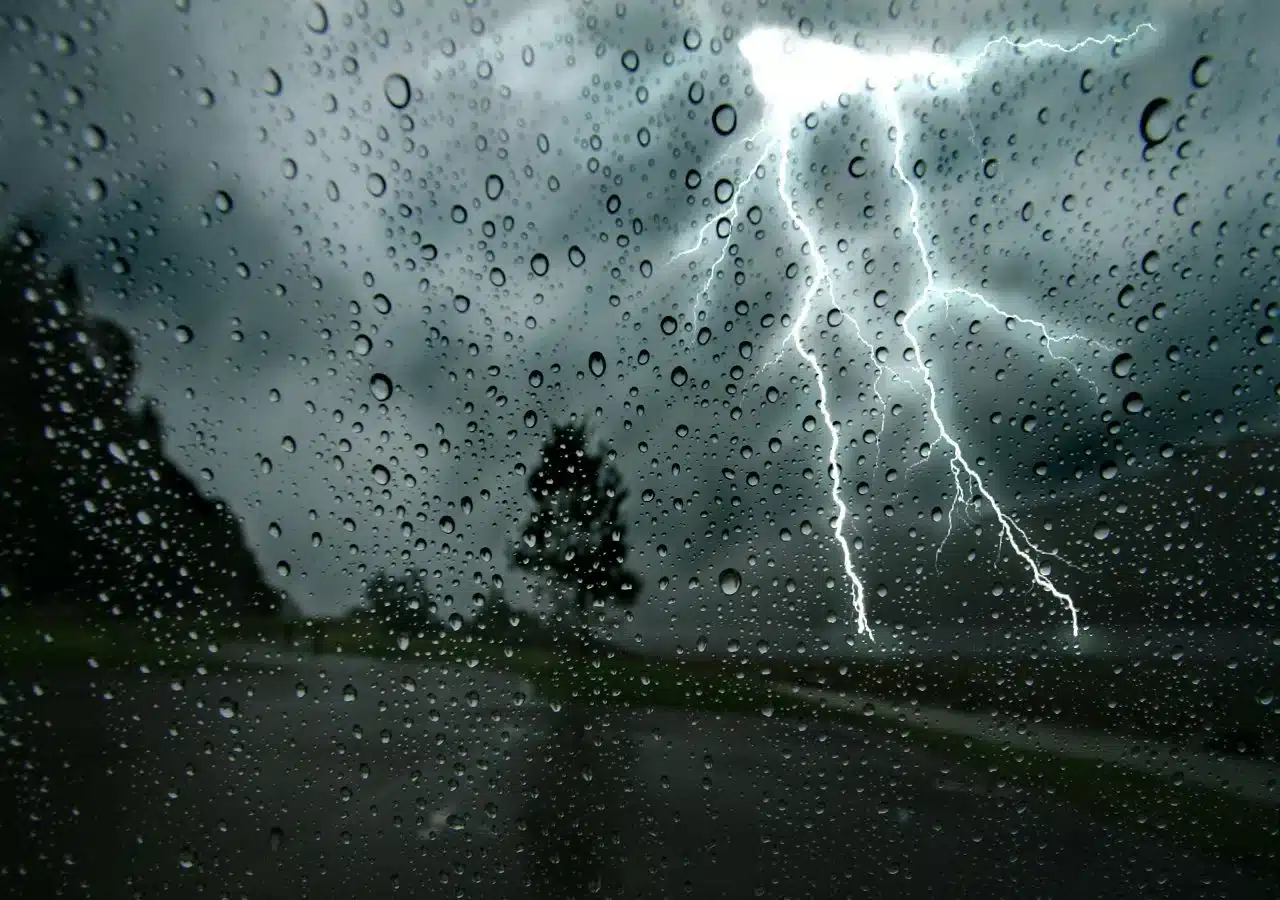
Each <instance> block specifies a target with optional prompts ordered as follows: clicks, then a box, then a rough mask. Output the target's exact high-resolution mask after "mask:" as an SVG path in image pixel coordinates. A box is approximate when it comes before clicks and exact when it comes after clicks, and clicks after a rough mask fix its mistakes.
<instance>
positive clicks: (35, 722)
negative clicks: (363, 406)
mask: <svg viewBox="0 0 1280 900" xmlns="http://www.w3.org/2000/svg"><path fill="white" fill-rule="evenodd" d="M0 695H3V698H4V701H5V702H4V705H3V706H0V725H2V726H3V740H4V748H3V753H2V755H0V778H2V779H3V785H4V792H5V794H4V795H5V797H6V798H8V800H9V802H8V804H7V809H6V811H5V812H4V814H3V815H2V816H0V821H2V824H0V848H2V849H0V891H2V892H3V893H4V895H6V896H15V897H33V898H34V897H41V898H43V897H53V896H69V897H103V898H116V897H120V898H128V897H199V896H206V897H237V898H238V897H245V898H289V900H302V898H343V900H350V898H363V897H442V898H443V897H450V898H452V897H525V896H533V897H557V898H563V897H574V896H601V897H679V896H691V897H699V898H702V897H775V898H791V897H794V898H805V900H810V898H824V897H863V896H867V897H877V898H896V897H932V896H944V897H961V896H988V897H1017V898H1033V897H1064V898H1073V900H1074V898H1083V897H1123V898H1126V900H1130V898H1136V897H1156V896H1159V897H1230V898H1246V897H1255V896H1256V897H1264V896H1276V886H1275V885H1274V884H1269V883H1267V882H1266V881H1264V880H1263V879H1262V878H1261V877H1260V876H1256V875H1250V874H1246V873H1241V872H1238V871H1235V870H1234V869H1233V867H1232V866H1231V865H1230V864H1228V863H1224V862H1221V861H1218V860H1214V859H1210V858H1204V857H1199V856H1195V855H1193V854H1192V855H1189V854H1188V853H1187V852H1185V851H1183V850H1182V849H1180V848H1177V847H1175V846H1174V845H1172V844H1168V843H1163V842H1161V841H1160V840H1158V839H1156V838H1154V837H1152V836H1150V835H1148V834H1145V833H1140V832H1139V831H1137V830H1136V829H1135V830H1132V831H1129V830H1124V829H1120V828H1117V827H1115V826H1113V825H1105V824H1101V823H1098V822H1095V821H1092V820H1090V819H1089V818H1087V817H1086V816H1084V815H1083V814H1081V813H1079V812H1076V811H1075V810H1073V809H1071V808H1069V807H1065V806H1063V805H1061V804H1059V803H1057V802H1056V801H1054V800H1053V798H1052V797H1048V796H1037V795H1029V794H1026V793H1022V792H1018V791H1017V790H1015V789H1013V788H1007V787H1002V786H1001V785H999V784H998V783H996V782H995V781H994V780H993V776H990V775H988V774H987V773H985V772H980V771H966V770H963V769H957V768H955V767H953V766H952V767H949V766H948V765H947V764H946V763H945V762H943V761H940V760H938V759H936V758H933V757H930V756H929V755H928V754H926V753H922V752H920V751H919V750H912V749H910V748H908V747H907V746H905V745H903V744H902V743H899V742H897V741H895V740H893V739H892V738H889V737H886V736H885V734H884V731H883V728H882V727H877V726H875V725H874V724H869V725H868V726H867V728H866V730H858V729H854V728H846V727H829V726H824V727H821V728H819V727H817V726H812V725H811V726H809V727H807V728H806V727H804V726H803V725H801V724H800V723H797V722H788V721H779V720H775V719H769V718H764V717H742V716H728V715H722V716H715V715H710V714H697V713H686V712H675V711H656V712H643V711H616V712H607V713H601V712H588V711H583V710H578V709H573V708H568V707H565V708H560V709H553V708H552V706H551V705H550V704H548V703H546V702H545V701H543V700H541V699H540V698H538V697H536V696H534V694H533V692H532V690H531V689H530V688H529V687H528V685H525V684H522V683H521V682H520V681H519V680H518V679H512V678H508V677H506V676H500V675H492V674H486V673H483V672H478V671H475V670H463V671H458V670H449V671H440V670H436V671H434V672H432V673H430V674H426V673H424V672H422V670H421V669H420V668H415V667H412V666H398V665H392V664H384V663H371V662H369V661H367V660H358V659H343V658H340V657H322V658H314V659H302V660H298V661H296V662H295V663H291V664H289V665H286V666H285V667H283V669H282V670H281V671H276V672H269V671H263V670H258V669H242V670H236V669H233V670H231V671H230V673H229V674H216V675H209V676H205V677H201V676H198V675H196V674H194V673H187V674H186V675H185V676H183V677H182V678H181V680H175V678H173V677H171V676H168V675H152V676H143V675H138V674H136V673H134V674H128V673H123V672H96V673H84V674H80V673H76V674H71V673H59V674H56V675H54V674H50V675H42V676H38V677H34V678H33V677H31V676H14V675H9V676H6V677H5V678H4V679H2V680H0Z"/></svg>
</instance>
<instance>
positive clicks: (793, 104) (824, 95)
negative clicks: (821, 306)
mask: <svg viewBox="0 0 1280 900" xmlns="http://www.w3.org/2000/svg"><path fill="white" fill-rule="evenodd" d="M1143 31H1151V32H1152V33H1154V32H1155V27H1154V26H1152V25H1150V24H1149V23H1145V22H1144V23H1143V24H1141V25H1139V26H1138V27H1137V28H1135V29H1134V30H1133V31H1131V32H1128V33H1127V34H1124V35H1120V36H1116V35H1111V34H1107V35H1105V36H1103V37H1088V38H1084V39H1083V40H1079V41H1076V42H1074V43H1071V44H1066V45H1064V44H1060V43H1055V42H1052V41H1047V40H1042V39H1035V40H1029V41H1014V40H1011V39H1009V38H1003V37H1002V38H998V39H996V40H993V41H990V42H988V43H987V44H986V45H984V46H983V48H982V49H981V50H980V51H979V52H978V53H976V54H974V55H972V56H967V57H966V56H944V55H941V54H936V53H925V52H921V51H909V52H906V53H897V54H873V53H865V52H863V51H860V50H856V49H853V48H849V47H842V46H838V45H836V44H831V43H828V42H826V41H821V40H814V39H808V38H797V37H795V36H793V35H792V34H790V33H788V32H786V31H784V30H782V29H780V28H761V29H756V30H754V31H752V32H750V33H748V34H747V35H746V36H744V37H743V38H742V40H741V41H740V42H739V44H738V49H739V50H740V51H741V53H742V55H743V57H744V58H745V59H746V61H747V63H748V65H749V66H750V67H751V77H752V80H753V81H754V82H755V85H756V87H757V88H758V89H759V90H760V93H761V95H762V96H763V98H764V100H765V116H764V123H763V125H762V126H761V128H760V129H759V131H757V132H756V133H755V134H754V135H752V136H751V137H750V138H748V139H747V143H748V144H754V143H755V142H756V141H757V140H758V139H760V138H761V137H762V136H767V138H766V139H765V141H764V147H763V151H762V152H761V153H760V154H759V157H758V159H757V160H756V161H755V163H754V165H753V166H752V167H751V169H750V170H748V173H747V177H746V178H742V179H739V184H738V187H737V190H736V191H735V195H734V197H733V202H732V204H731V205H730V208H729V210H728V213H727V215H725V216H723V217H717V219H715V220H712V222H708V223H707V224H706V225H704V226H703V227H702V228H701V229H700V230H699V231H698V234H697V239H696V240H695V242H694V243H693V244H692V246H690V247H689V248H687V249H686V250H683V251H681V252H680V253H678V254H676V256H675V257H673V261H674V260H675V259H679V258H680V257H683V256H687V255H690V254H692V253H695V252H697V250H698V249H700V247H701V245H702V241H703V240H704V238H705V237H706V233H707V230H708V229H709V228H711V227H712V226H713V225H714V224H715V223H716V222H718V221H726V222H727V224H728V225H729V228H728V230H727V231H726V233H725V235H724V237H723V241H722V244H721V249H720V254H719V256H718V257H717V258H716V260H715V262H714V263H713V264H712V267H711V270H710V272H709V274H708V275H707V278H706V281H705V282H704V284H703V286H702V289H701V290H700V291H699V292H698V295H697V298H696V300H695V312H696V310H697V309H698V308H700V307H701V304H702V303H703V302H704V300H705V299H706V298H707V296H708V294H709V293H710V291H711V286H712V282H713V280H714V278H715V275H716V272H717V271H718V269H719V267H720V265H721V264H722V263H723V262H724V260H725V258H726V257H727V255H728V252H729V243H730V237H731V235H732V229H733V226H734V225H735V224H736V223H737V218H738V212H739V207H738V204H739V200H740V198H741V195H742V193H743V191H744V190H745V188H746V186H747V185H748V183H749V182H750V181H751V180H752V179H754V178H756V177H757V173H758V172H759V171H760V170H761V169H762V168H763V166H764V164H765V162H766V160H767V159H768V158H769V156H770V155H771V154H772V153H774V152H776V153H777V154H778V175H777V189H778V197H779V199H780V200H781V201H782V204H783V207H784V208H785V209H786V211H787V217H788V219H789V221H790V222H791V224H792V225H793V226H794V227H795V229H796V230H797V231H798V232H800V234H801V236H802V237H803V238H804V246H803V248H802V252H806V251H807V252H808V253H811V254H813V257H814V261H815V272H814V276H813V279H812V282H811V284H810V285H809V287H808V288H807V290H806V291H805V293H804V296H803V297H802V298H801V300H800V303H799V307H798V309H797V311H796V313H795V315H794V317H793V319H794V323H795V324H794V325H793V326H792V328H791V331H790V333H789V334H788V335H787V337H788V339H789V340H790V341H791V343H792V344H794V346H795V349H796V351H797V352H798V353H799V354H800V356H801V358H802V359H804V361H805V363H806V364H807V365H808V366H809V368H810V369H812V370H813V376H814V382H815V384H816V386H817V388H818V409H819V410H820V412H821V414H822V419H823V424H824V425H825V427H826V430H827V434H828V436H829V437H830V445H829V450H828V454H827V463H828V466H829V467H830V474H831V498H832V501H833V502H834V503H835V506H836V518H835V521H834V523H833V524H832V531H833V533H834V536H835V539H836V543H837V544H838V545H839V547H840V553H841V559H842V562H843V568H844V573H845V576H846V577H847V578H848V580H849V584H850V590H851V594H852V604H853V613H854V618H855V620H856V622H857V630H858V632H859V633H864V634H867V635H868V636H871V628H870V625H869V624H868V622H867V609H866V590H865V588H864V586H863V583H862V580H861V579H860V578H859V577H858V574H857V572H856V571H855V568H854V565H853V552H852V550H851V549H850V547H849V541H848V539H847V537H846V536H845V533H844V525H845V521H846V519H847V516H848V509H847V507H846V506H845V502H844V499H843V496H842V493H841V477H840V463H839V446H840V426H839V424H838V423H837V422H836V420H835V419H834V418H833V417H832V415H831V410H830V406H829V404H828V399H827V384H826V377H825V375H824V374H823V371H822V365H821V363H820V362H819V360H818V356H817V354H816V353H815V352H814V351H813V350H811V349H808V348H806V346H805V345H804V343H803V341H802V339H801V331H802V329H803V325H804V323H805V322H806V321H807V320H808V317H809V314H810V312H811V308H812V304H813V300H814V298H815V297H816V296H817V294H818V293H819V292H820V291H821V290H822V289H823V288H825V289H826V290H827V293H828V294H829V295H830V297H831V299H832V301H833V303H834V304H835V305H836V307H837V308H841V307H840V302H839V300H840V298H839V297H838V296H837V294H836V291H835V285H834V284H833V282H832V270H831V267H830V266H829V265H828V264H827V261H826V260H825V259H824V258H823V255H822V251H821V249H820V248H819V246H818V242H817V239H816V237H815V235H814V234H813V232H812V230H811V229H810V227H809V225H808V223H807V222H806V221H805V220H804V217H803V216H801V214H800V213H799V211H798V210H797V209H796V206H795V203H794V201H793V200H792V199H791V191H790V187H789V177H788V172H789V161H790V156H791V149H792V148H791V143H792V137H791V126H792V123H793V122H795V121H796V120H797V119H798V118H800V117H802V116H804V115H806V114H807V113H809V112H813V111H817V110H820V109H821V108H822V107H823V106H825V105H828V104H833V103H835V102H836V101H838V100H839V98H840V97H841V96H842V95H846V94H847V95H850V96H856V95H861V96H865V97H868V98H870V99H871V101H872V102H873V104H874V107H875V109H876V111H877V112H878V113H880V114H881V115H883V116H885V117H886V118H887V119H888V120H889V122H890V124H891V126H892V130H891V131H890V140H891V142H892V147H893V174H894V175H895V176H896V177H897V179H898V180H899V181H901V182H902V184H903V186H904V187H905V188H906V190H907V193H908V194H909V197H910V202H909V206H908V218H909V221H910V231H911V235H912V239H913V241H914V243H915V246H916V250H917V253H918V256H919V260H920V263H921V266H922V267H923V270H924V274H925V287H924V289H923V290H922V291H921V293H920V296H919V297H917V298H916V300H915V301H914V302H913V303H912V304H911V305H910V307H909V308H908V309H907V311H906V314H905V316H904V317H903V319H902V323H901V326H900V327H901V331H902V334H903V336H904V337H905V338H906V340H907V342H908V344H909V346H910V349H911V351H912V354H911V356H912V363H913V368H914V369H915V372H916V374H917V375H918V376H919V378H920V380H921V382H922V383H923V385H924V399H925V400H926V402H927V407H928V412H929V416H930V418H931V419H932V421H933V424H934V426H935V427H936V428H937V431H938V436H939V440H940V441H941V442H942V443H944V444H945V445H946V446H947V448H948V449H949V450H950V453H951V457H950V460H949V466H950V470H951V474H952V479H953V481H954V484H955V490H956V494H955V497H954V498H953V502H952V511H953V512H954V509H955V506H956V504H957V503H958V502H959V500H960V498H961V497H962V496H964V495H965V482H966V481H967V482H968V486H969V496H970V497H973V496H974V495H975V494H976V495H978V496H981V497H982V498H983V499H984V500H986V501H987V503H989V504H990V505H991V509H992V511H993V513H994V514H995V517H996V520H997V522H998V523H999V526H1000V529H999V533H1000V541H1001V543H1003V542H1005V541H1007V542H1008V543H1009V546H1010V548H1011V549H1012V550H1013V552H1014V553H1015V554H1016V555H1017V556H1018V557H1019V559H1021V560H1022V562H1023V563H1024V564H1025V565H1026V566H1027V568H1028V569H1029V570H1030V572H1031V577H1032V580H1033V581H1034V583H1035V584H1036V585H1037V586H1038V587H1040V588H1041V589H1042V590H1044V591H1046V592H1047V593H1049V594H1050V595H1052V596H1053V597H1054V598H1055V599H1057V600H1058V601H1059V602H1061V603H1062V604H1063V606H1065V607H1066V609H1067V610H1068V612H1069V613H1070V615H1071V631H1072V634H1073V635H1077V634H1079V621H1078V611H1077V609H1076V606H1075V602H1074V601H1073V600H1072V598H1071V596H1070V595H1069V594H1067V593H1065V592H1064V591H1062V590H1060V589H1059V588H1058V587H1057V586H1056V585H1054V583H1053V581H1052V580H1050V578H1049V576H1048V575H1047V574H1046V573H1045V571H1044V569H1043V568H1042V567H1041V565H1040V563H1039V559H1040V558H1041V557H1043V556H1046V555H1047V556H1052V555H1053V554H1052V553H1049V552H1047V551H1043V550H1041V549H1040V548H1039V547H1037V546H1036V545H1035V544H1034V543H1032V541H1031V539H1030V538H1029V537H1028V536H1027V534H1026V532H1025V531H1023V529H1022V528H1021V526H1019V525H1018V523H1017V522H1015V521H1014V520H1013V519H1012V518H1011V517H1010V516H1009V515H1008V514H1007V513H1006V512H1005V511H1004V510H1003V509H1002V508H1001V506H1000V504H999V503H998V502H997V501H996V499H995V497H994V496H992V494H991V493H990V491H988V489H987V486H986V484H985V483H984V482H983V480H982V477H981V475H979V474H978V472H977V470H976V469H974V468H973V467H972V466H971V465H970V464H969V462H968V460H967V459H966V458H965V455H964V450H963V448H962V447H961V446H960V444H959V443H958V442H957V441H956V440H955V438H954V437H953V436H952V435H951V433H950V431H949V430H948V429H947V425H946V421H945V419H944V418H943V416H942V413H941V411H940V410H939V409H938V391H937V386H936V385H935V383H934V380H933V376H932V375H931V374H930V372H929V369H928V367H927V366H926V365H925V361H924V353H923V352H922V350H921V347H920V344H919V341H918V340H917V338H916V336H915V335H914V334H913V333H912V330H911V322H912V319H913V318H915V317H916V316H917V315H918V314H919V312H920V311H921V310H922V309H924V308H925V307H926V306H927V304H928V301H929V300H930V299H931V298H939V299H941V300H942V301H943V302H944V303H946V304H948V305H949V303H950V301H951V299H952V298H963V299H965V300H968V301H970V302H973V303H977V304H978V305H980V306H982V307H984V308H985V309H986V310H988V311H989V312H992V313H995V314H997V315H1001V316H1004V317H1005V318H1007V319H1011V320H1013V321H1016V322H1018V323H1019V324H1021V325H1024V326H1027V327H1029V328H1031V329H1033V330H1035V331H1037V332H1039V334H1040V335H1041V337H1042V338H1043V339H1044V341H1045V344H1046V346H1047V348H1048V355H1049V356H1050V357H1051V358H1053V359H1055V360H1056V359H1059V357H1058V356H1057V355H1056V354H1055V353H1054V350H1053V348H1054V345H1055V344H1059V343H1065V342H1069V341H1086V342H1088V343H1092V344H1094V345H1096V346H1101V345H1100V344H1098V342H1096V341H1089V339H1088V338H1086V337H1084V336H1082V335H1075V334H1071V335H1061V336H1059V335H1054V334H1052V333H1051V332H1050V330H1049V328H1048V327H1047V326H1046V325H1045V324H1043V323H1042V322H1039V321H1037V320H1034V319H1028V318H1025V317H1023V316H1019V315H1015V314H1012V313H1009V312H1006V311H1005V310H1003V309H1001V308H1000V307H999V306H997V305H996V304H995V303H993V302H991V301H990V300H989V299H988V298H987V297H985V296H983V295H982V294H981V293H979V292H977V291H973V290H970V289H968V288H965V287H962V286H948V285H943V284H939V282H938V280H937V277H936V276H935V274H934V271H933V269H932V268H931V267H930V265H929V255H928V251H927V249H926V248H927V242H926V240H925V235H924V226H923V225H922V224H921V221H920V189H919V187H918V186H917V185H916V183H915V182H914V181H912V179H911V177H910V175H909V174H908V173H907V169H906V167H905V166H904V165H903V161H902V151H903V145H904V143H905V134H906V127H905V123H904V121H903V115H902V108H903V104H904V102H905V100H907V99H908V98H910V97H911V96H913V95H916V94H924V93H932V94H938V93H942V92H951V91H959V90H961V89H963V88H964V87H965V86H966V84H967V82H968V81H969V79H970V78H971V77H973V76H974V75H975V74H976V73H977V72H978V71H979V70H980V69H981V68H982V66H983V65H984V64H985V63H986V62H987V61H988V60H989V59H990V57H991V55H992V53H993V52H995V51H997V50H999V49H1002V48H1007V49H1011V50H1013V51H1015V52H1021V53H1027V52H1029V51H1034V50H1042V51H1047V52H1056V53H1064V54H1068V53H1076V52H1078V51H1080V50H1083V49H1085V48H1087V47H1090V46H1106V45H1114V44H1124V43H1128V42H1129V41H1132V40H1134V39H1135V38H1137V37H1138V36H1139V35H1140V34H1141V33H1142V32H1143ZM847 318H848V319H849V321H850V322H852V324H853V325H854V328H855V332H856V334H857V338H858V341H859V343H860V344H862V346H863V347H864V348H865V349H866V350H867V351H868V352H869V353H871V360H872V363H873V365H874V366H875V369H876V381H875V384H874V386H873V390H874V392H875V396H876V399H877V400H879V401H881V409H882V411H883V410H884V406H885V404H884V403H883V398H881V396H880V392H879V383H880V377H881V375H882V374H883V372H884V370H885V368H886V367H885V366H883V365H882V364H880V363H879V362H878V361H877V360H876V359H875V356H874V349H873V347H872V346H871V344H870V342H868V341H867V340H866V338H865V337H864V336H863V334H862V332H861V329H860V327H859V326H858V322H857V318H856V317H852V316H848V317H847ZM775 362H776V360H775ZM1073 368H1075V370H1076V372H1077V374H1079V367H1073ZM893 375H894V376H896V377H900V376H898V373H896V372H893ZM882 417H883V416H882ZM882 425H883V422H882ZM877 461H878V457H877ZM947 523H948V524H947V537H948V538H949V537H950V535H951V524H952V521H951V514H950V513H949V514H948V517H947Z"/></svg>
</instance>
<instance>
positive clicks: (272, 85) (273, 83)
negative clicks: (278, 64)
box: [262, 68, 284, 97]
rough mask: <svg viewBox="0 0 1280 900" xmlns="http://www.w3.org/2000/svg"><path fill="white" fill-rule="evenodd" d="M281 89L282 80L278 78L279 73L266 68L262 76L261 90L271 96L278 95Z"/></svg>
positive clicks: (282, 86) (282, 87) (282, 85)
mask: <svg viewBox="0 0 1280 900" xmlns="http://www.w3.org/2000/svg"><path fill="white" fill-rule="evenodd" d="M283 89H284V82H282V81H281V80H280V73H279V72H277V71H276V70H275V69H270V68H269V69H267V71H266V74H265V75H264V76H263V78H262V90H263V91H265V92H266V93H267V94H269V95H270V96H272V97H279V96H280V91H282V90H283Z"/></svg>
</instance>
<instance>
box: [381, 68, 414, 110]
mask: <svg viewBox="0 0 1280 900" xmlns="http://www.w3.org/2000/svg"><path fill="white" fill-rule="evenodd" d="M382 94H383V96H384V97H386V98H387V102H388V103H390V104H391V105H392V106H393V107H395V108H396V109H404V108H405V107H406V106H408V105H409V97H410V95H411V94H412V89H411V88H410V87H409V79H408V78H405V77H404V76H403V75H401V74H400V73H399V72H392V73H391V74H390V75H388V76H387V77H386V78H385V79H384V80H383V82H382Z"/></svg>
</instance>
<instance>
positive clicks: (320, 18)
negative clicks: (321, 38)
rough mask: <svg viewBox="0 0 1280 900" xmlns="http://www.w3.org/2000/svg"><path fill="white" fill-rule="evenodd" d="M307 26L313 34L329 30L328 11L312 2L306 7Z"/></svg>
mask: <svg viewBox="0 0 1280 900" xmlns="http://www.w3.org/2000/svg"><path fill="white" fill-rule="evenodd" d="M307 28H309V29H311V31H312V32H313V33H314V34H324V33H325V32H326V31H328V30H329V13H328V11H327V10H326V9H325V8H324V7H323V6H321V5H320V4H319V3H312V4H311V6H310V7H309V8H308V9H307Z"/></svg>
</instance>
